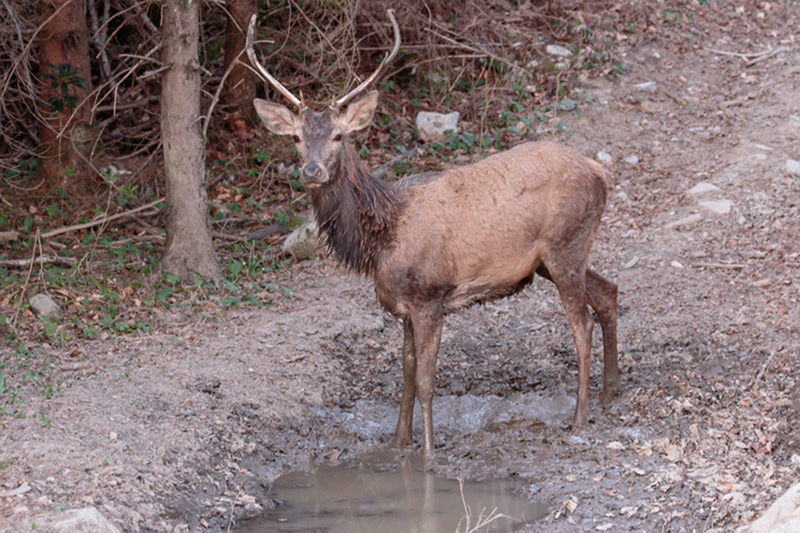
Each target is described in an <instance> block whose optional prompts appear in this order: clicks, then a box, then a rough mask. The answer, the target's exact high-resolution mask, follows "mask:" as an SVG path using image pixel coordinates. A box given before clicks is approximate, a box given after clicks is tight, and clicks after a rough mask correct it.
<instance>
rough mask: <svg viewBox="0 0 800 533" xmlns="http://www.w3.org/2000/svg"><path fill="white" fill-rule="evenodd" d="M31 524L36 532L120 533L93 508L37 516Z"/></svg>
mask: <svg viewBox="0 0 800 533" xmlns="http://www.w3.org/2000/svg"><path fill="white" fill-rule="evenodd" d="M33 522H35V523H36V531H47V532H49V533H120V530H119V529H118V528H117V527H116V526H115V525H114V524H112V523H111V522H109V521H108V520H107V519H106V518H105V517H104V516H103V515H102V514H100V511H98V510H97V509H95V508H94V507H85V508H83V509H73V510H71V511H56V512H53V513H48V514H46V515H43V516H39V517H37V518H36V519H35V520H33ZM29 531H33V529H30V530H29Z"/></svg>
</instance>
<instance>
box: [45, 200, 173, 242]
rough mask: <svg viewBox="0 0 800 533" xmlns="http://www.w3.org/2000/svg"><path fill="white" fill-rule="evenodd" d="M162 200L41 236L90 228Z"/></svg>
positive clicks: (52, 235)
mask: <svg viewBox="0 0 800 533" xmlns="http://www.w3.org/2000/svg"><path fill="white" fill-rule="evenodd" d="M163 201H164V198H159V199H158V200H154V201H152V202H150V203H149V204H145V205H142V206H139V207H137V208H136V209H131V210H130V211H125V212H124V213H117V214H116V215H111V216H108V217H103V218H100V219H98V220H93V221H92V222H86V223H84V224H75V225H74V226H66V227H63V228H59V229H57V230H53V231H51V232H49V233H44V234H42V237H44V238H47V239H49V238H50V237H55V236H56V235H61V234H62V233H69V232H70V231H78V230H82V229H86V228H92V227H94V226H99V225H100V224H106V223H108V222H111V221H112V220H117V219H118V218H123V217H127V216H130V215H132V214H134V213H138V212H139V211H144V210H145V209H150V208H151V207H154V206H156V205H158V204H160V203H161V202H163Z"/></svg>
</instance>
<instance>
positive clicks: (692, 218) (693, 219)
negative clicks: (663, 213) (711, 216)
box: [664, 213, 703, 229]
mask: <svg viewBox="0 0 800 533" xmlns="http://www.w3.org/2000/svg"><path fill="white" fill-rule="evenodd" d="M701 220H703V215H700V214H698V213H695V214H693V215H689V216H688V217H684V218H682V219H680V220H676V221H675V222H670V223H669V224H665V225H664V229H674V228H680V227H683V226H691V225H692V224H696V223H697V222H700V221H701Z"/></svg>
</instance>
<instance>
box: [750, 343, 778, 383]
mask: <svg viewBox="0 0 800 533" xmlns="http://www.w3.org/2000/svg"><path fill="white" fill-rule="evenodd" d="M776 353H777V350H773V352H772V353H771V354H769V357H767V360H766V361H764V364H763V365H761V370H759V371H758V374H756V377H755V378H753V381H752V383H750V388H751V389H752V388H754V387H757V386H758V382H759V381H761V378H763V377H764V372H766V371H767V367H768V366H769V364H770V363H771V362H772V358H773V357H775V354H776Z"/></svg>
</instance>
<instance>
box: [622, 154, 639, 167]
mask: <svg viewBox="0 0 800 533" xmlns="http://www.w3.org/2000/svg"><path fill="white" fill-rule="evenodd" d="M625 162H626V163H628V164H629V165H636V164H638V163H639V156H637V155H635V154H634V155H629V156H628V157H626V158H625Z"/></svg>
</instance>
